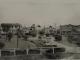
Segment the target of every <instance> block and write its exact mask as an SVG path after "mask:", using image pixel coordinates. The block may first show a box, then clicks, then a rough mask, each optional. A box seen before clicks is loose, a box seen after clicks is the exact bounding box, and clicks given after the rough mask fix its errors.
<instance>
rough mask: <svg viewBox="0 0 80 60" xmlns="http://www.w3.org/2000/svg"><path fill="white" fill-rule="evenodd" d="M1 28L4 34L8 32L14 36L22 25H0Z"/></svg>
mask: <svg viewBox="0 0 80 60" xmlns="http://www.w3.org/2000/svg"><path fill="white" fill-rule="evenodd" d="M1 27H2V30H3V31H4V32H9V31H10V32H12V33H13V34H16V33H17V30H18V29H21V28H22V25H21V24H18V23H2V24H1Z"/></svg>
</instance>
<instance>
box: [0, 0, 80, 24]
mask: <svg viewBox="0 0 80 60" xmlns="http://www.w3.org/2000/svg"><path fill="white" fill-rule="evenodd" d="M2 22H5V23H6V22H7V23H21V24H23V25H31V24H40V25H54V24H55V23H56V24H58V25H60V24H62V25H63V24H74V25H75V24H77V25H79V24H80V0H0V23H2Z"/></svg>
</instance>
